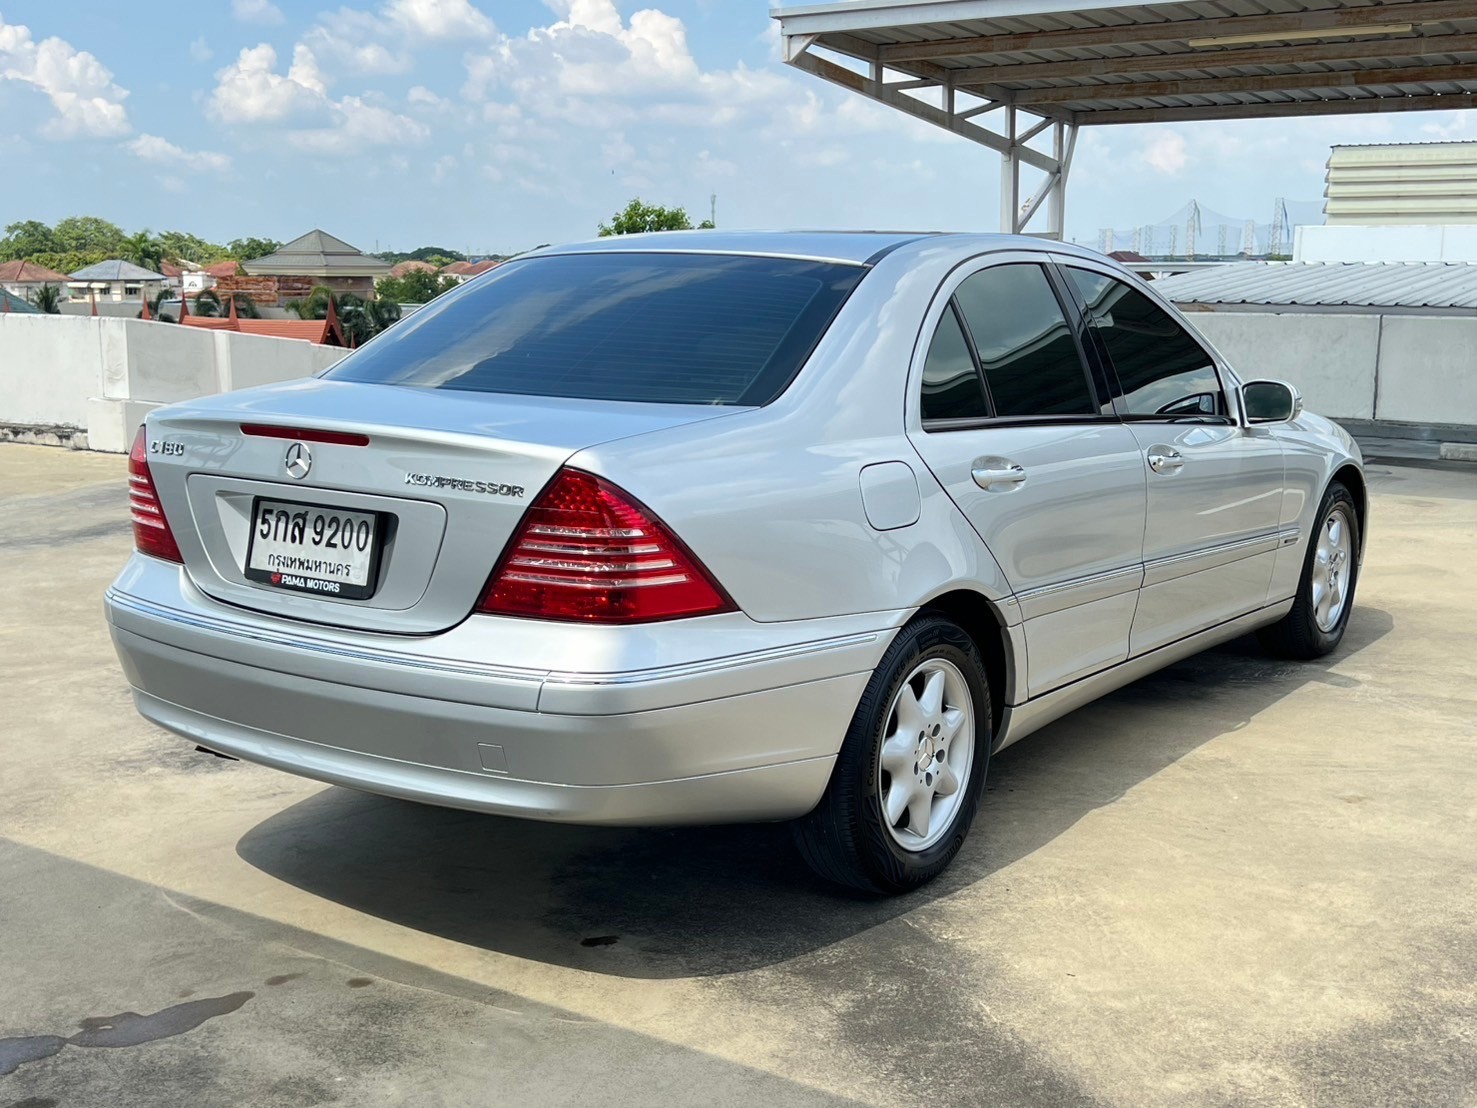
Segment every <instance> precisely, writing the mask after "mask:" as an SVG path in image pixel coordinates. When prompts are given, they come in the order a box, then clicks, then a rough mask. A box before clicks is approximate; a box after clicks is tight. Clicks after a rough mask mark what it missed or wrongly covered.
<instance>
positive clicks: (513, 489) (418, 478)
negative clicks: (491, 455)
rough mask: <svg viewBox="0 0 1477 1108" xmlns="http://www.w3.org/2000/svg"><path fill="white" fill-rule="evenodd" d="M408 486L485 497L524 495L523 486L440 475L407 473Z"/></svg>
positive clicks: (406, 481)
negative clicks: (470, 493)
mask: <svg viewBox="0 0 1477 1108" xmlns="http://www.w3.org/2000/svg"><path fill="white" fill-rule="evenodd" d="M405 483H406V484H407V485H420V486H422V487H424V488H428V489H455V490H456V491H457V492H478V493H481V494H482V495H484V496H514V497H521V496H522V495H523V486H522V485H503V484H499V483H498V482H497V481H472V480H469V479H467V478H465V477H446V476H443V475H442V474H439V473H407V474H406V475H405Z"/></svg>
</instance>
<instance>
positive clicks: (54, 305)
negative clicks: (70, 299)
mask: <svg viewBox="0 0 1477 1108" xmlns="http://www.w3.org/2000/svg"><path fill="white" fill-rule="evenodd" d="M32 303H33V304H35V305H36V307H38V308H40V309H41V311H43V312H45V313H46V314H47V315H61V314H62V308H61V303H62V290H61V289H60V288H58V287H57V286H56V285H42V286H41V287H40V288H39V289H37V290H36V297H35V299H34V300H33V301H32Z"/></svg>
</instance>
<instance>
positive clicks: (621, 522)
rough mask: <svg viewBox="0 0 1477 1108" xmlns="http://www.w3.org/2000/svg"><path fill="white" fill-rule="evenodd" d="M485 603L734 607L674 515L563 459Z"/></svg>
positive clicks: (533, 611)
mask: <svg viewBox="0 0 1477 1108" xmlns="http://www.w3.org/2000/svg"><path fill="white" fill-rule="evenodd" d="M477 610H478V611H479V612H490V613H494V614H497V615H508V616H533V617H536V618H538V619H563V620H580V621H584V622H589V623H644V622H648V621H651V620H659V619H676V618H678V617H680V616H697V615H709V614H711V613H714V612H731V611H733V610H734V603H733V601H732V600H730V599H729V598H728V596H727V595H726V594H725V593H724V592H723V590H722V589H721V588H720V587H719V586H718V584H717V582H715V581H714V580H713V579H712V578H711V577H710V576H709V575H708V572H707V570H705V569H704V568H703V567H702V566H701V565H700V564H699V563H698V560H697V558H696V557H694V556H693V554H692V553H691V552H690V551H689V550H688V549H687V548H686V547H685V546H683V545H682V543H681V541H680V540H678V538H677V536H676V535H674V534H672V532H671V531H669V530H667V527H666V525H665V524H663V523H662V522H661V520H659V519H657V518H656V516H654V515H653V514H652V513H651V512H649V511H647V510H646V508H644V507H643V506H642V505H641V504H640V503H639V502H637V501H636V500H635V499H633V498H632V497H631V496H629V495H627V494H626V493H624V492H622V491H621V490H620V489H618V488H616V487H615V486H614V485H612V484H611V483H610V482H609V481H605V480H603V479H601V478H599V477H596V476H595V475H594V474H590V473H584V472H582V471H580V470H577V469H561V470H560V471H559V473H558V474H557V475H556V476H555V477H554V480H553V481H552V482H551V483H550V484H549V486H548V487H547V488H545V489H544V491H543V492H542V493H540V494H539V497H538V499H537V500H535V501H534V502H533V503H532V504H531V505H530V506H529V508H528V511H527V512H526V513H525V514H524V517H523V521H522V523H521V524H519V527H518V531H517V533H516V534H514V536H513V539H512V541H511V542H510V543H509V544H508V548H507V550H506V551H505V552H504V554H503V557H502V559H501V560H500V561H499V562H498V566H497V568H496V569H495V570H494V571H493V574H492V579H491V580H490V581H489V582H488V583H487V589H486V591H485V592H484V593H483V596H482V600H481V601H480V602H479V603H478V605H477Z"/></svg>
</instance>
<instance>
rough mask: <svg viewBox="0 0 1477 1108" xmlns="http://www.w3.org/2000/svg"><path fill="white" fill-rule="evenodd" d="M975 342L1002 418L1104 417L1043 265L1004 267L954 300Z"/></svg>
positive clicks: (968, 284)
mask: <svg viewBox="0 0 1477 1108" xmlns="http://www.w3.org/2000/svg"><path fill="white" fill-rule="evenodd" d="M954 297H955V301H956V302H957V303H958V305H959V310H960V312H961V313H962V314H963V316H964V322H965V323H966V324H967V325H968V327H969V334H970V337H971V338H973V339H974V348H975V351H976V352H977V353H978V354H979V360H980V366H981V368H983V369H984V371H985V384H986V385H987V386H988V388H989V390H990V398H991V399H992V400H993V401H994V405H995V415H997V416H1000V417H1004V418H1008V417H1010V416H1075V415H1097V414H1099V412H1098V405H1097V401H1096V400H1095V399H1094V397H1093V394H1092V391H1091V386H1090V385H1089V384H1088V379H1087V371H1086V369H1085V367H1084V366H1083V364H1082V357H1081V355H1080V354H1079V353H1078V351H1077V340H1076V339H1075V338H1074V337H1073V336H1072V328H1071V325H1070V324H1069V323H1068V322H1067V316H1066V313H1065V312H1064V311H1063V310H1062V305H1061V302H1060V301H1058V300H1057V297H1056V293H1055V292H1054V291H1053V290H1052V287H1051V282H1050V281H1048V280H1047V277H1046V272H1045V270H1043V269H1042V268H1041V267H1040V266H1039V265H1031V264H1027V263H1022V264H1016V265H997V266H991V267H990V268H989V269H983V270H981V271H980V272H978V273H976V274H975V275H974V276H972V277H969V278H967V279H966V280H965V281H964V283H963V284H961V285H960V286H959V289H958V291H957V292H955V294H954Z"/></svg>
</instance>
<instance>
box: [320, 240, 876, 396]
mask: <svg viewBox="0 0 1477 1108" xmlns="http://www.w3.org/2000/svg"><path fill="white" fill-rule="evenodd" d="M865 272H866V271H865V270H864V269H863V268H861V267H860V266H854V265H844V264H840V263H835V262H809V261H797V260H794V259H789V258H749V257H735V256H733V255H714V254H637V253H632V254H565V255H555V256H551V257H545V258H528V259H525V260H523V261H513V262H508V263H505V264H504V265H501V266H499V267H498V268H497V269H495V270H493V271H492V272H491V273H489V274H488V275H487V276H486V277H483V278H481V279H479V280H477V281H475V282H472V283H470V284H468V285H467V287H466V288H464V289H459V290H457V291H456V292H452V293H447V294H446V295H444V296H443V297H441V298H440V299H437V300H435V301H433V302H432V303H431V304H430V305H428V306H427V307H425V308H422V309H421V310H420V311H418V312H416V313H415V314H414V315H412V316H410V317H409V318H407V319H405V320H403V321H402V322H400V323H397V324H396V325H395V326H394V327H392V328H390V329H389V330H388V331H386V332H385V333H384V334H383V335H381V336H380V337H379V338H377V339H375V341H374V342H373V343H371V344H370V345H368V346H366V347H365V348H364V349H363V350H361V351H359V352H357V353H355V354H353V355H352V356H350V357H349V358H346V359H345V360H344V361H343V362H341V363H339V365H337V366H335V367H334V368H333V369H331V370H329V371H328V373H327V374H325V376H327V377H329V378H333V379H336V380H340V381H361V382H365V383H370V384H381V385H414V386H419V387H422V388H433V389H456V390H461V391H466V392H495V393H521V394H524V395H529V396H563V397H581V398H585V399H591V400H635V401H645V402H648V403H658V404H744V405H751V404H755V405H757V404H767V403H769V401H771V400H773V399H774V398H775V397H776V396H778V395H779V394H780V393H781V392H782V391H784V389H785V387H786V386H787V385H788V384H789V383H790V381H791V380H792V379H793V378H794V376H795V374H796V373H797V372H798V371H799V369H800V366H801V364H802V363H803V362H804V361H805V358H806V356H807V355H808V354H809V353H810V351H811V349H812V348H813V347H814V346H815V344H816V341H817V340H818V339H819V338H820V336H821V335H822V334H823V333H824V332H825V329H826V327H827V326H828V325H829V324H830V322H831V319H832V318H833V317H834V316H835V314H836V311H837V310H838V309H839V308H840V306H841V304H842V302H843V301H844V300H845V299H846V296H847V294H848V293H850V292H851V290H852V289H853V288H854V287H855V286H856V283H857V282H858V281H859V280H861V277H862V275H863V274H864V273H865Z"/></svg>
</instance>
